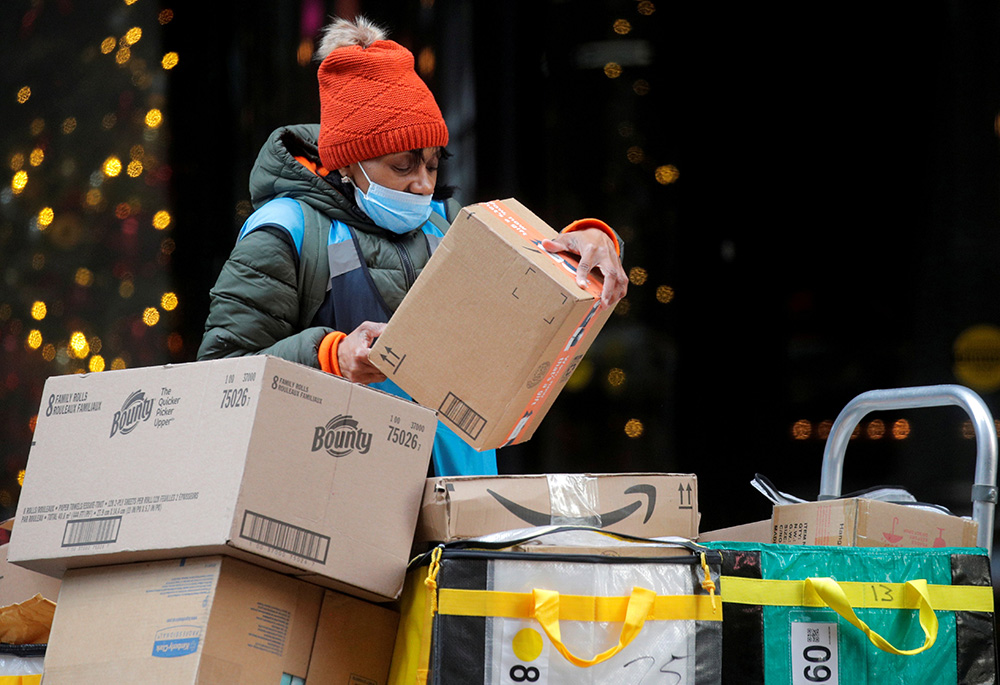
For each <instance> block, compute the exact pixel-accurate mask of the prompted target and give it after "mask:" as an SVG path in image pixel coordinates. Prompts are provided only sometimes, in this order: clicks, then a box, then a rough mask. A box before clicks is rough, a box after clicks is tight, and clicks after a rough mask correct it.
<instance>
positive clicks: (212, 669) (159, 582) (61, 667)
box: [44, 556, 360, 685]
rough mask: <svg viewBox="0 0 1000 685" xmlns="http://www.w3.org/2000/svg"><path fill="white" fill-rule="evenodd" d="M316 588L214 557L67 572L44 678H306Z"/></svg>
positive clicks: (172, 682)
mask: <svg viewBox="0 0 1000 685" xmlns="http://www.w3.org/2000/svg"><path fill="white" fill-rule="evenodd" d="M323 593H324V590H323V588H321V587H318V586H316V585H314V584H312V583H307V582H304V581H301V580H298V579H296V578H292V577H290V576H285V575H282V574H279V573H275V572H273V571H268V570H266V569H263V568H260V567H258V566H255V565H252V564H247V563H245V562H242V561H238V560H236V559H232V558H228V557H222V556H213V557H200V558H193V559H181V560H171V561H156V562H146V563H136V564H119V565H115V566H101V567H94V568H88V569H72V570H70V571H68V572H67V573H66V576H65V578H64V579H63V584H62V594H61V596H60V597H59V602H58V603H57V605H56V614H55V619H54V620H53V623H52V633H51V635H50V638H49V643H48V647H47V648H46V652H45V673H44V678H45V683H46V685H60V684H73V685H75V684H80V685H83V684H84V683H86V684H89V683H138V682H142V683H148V684H150V685H154V684H160V683H162V684H163V685H168V684H169V685H181V684H184V683H192V684H193V683H199V684H201V683H204V684H206V685H208V684H211V685H215V684H216V683H246V684H252V683H261V685H265V684H266V685H275V684H277V683H280V682H281V679H282V675H283V674H286V673H287V674H289V675H292V676H296V677H298V678H305V676H306V672H307V671H308V668H309V657H310V653H311V651H312V645H313V639H314V636H315V632H316V625H317V619H318V618H319V613H320V606H321V604H322V601H323ZM359 601H360V600H359Z"/></svg>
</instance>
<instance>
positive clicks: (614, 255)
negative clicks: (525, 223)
mask: <svg viewBox="0 0 1000 685" xmlns="http://www.w3.org/2000/svg"><path fill="white" fill-rule="evenodd" d="M542 248H544V249H545V250H548V251H549V252H572V253H573V254H576V255H579V256H580V264H579V265H578V266H577V268H576V283H577V285H579V286H580V287H581V288H584V287H586V285H587V277H588V276H589V275H590V272H591V271H592V270H593V269H597V270H598V271H600V272H601V275H602V276H603V277H604V288H603V290H602V291H601V305H602V306H603V307H614V306H615V305H616V304H618V302H619V301H620V300H621V299H622V298H623V297H625V293H626V292H628V277H627V276H626V275H625V270H624V269H623V268H622V264H621V261H620V260H619V259H618V251H617V250H616V249H615V244H614V242H613V241H612V240H611V237H610V236H609V235H608V234H607V233H605V232H604V231H602V230H601V229H599V228H583V229H581V230H579V231H570V232H569V233H560V234H559V237H558V238H556V239H555V240H543V241H542Z"/></svg>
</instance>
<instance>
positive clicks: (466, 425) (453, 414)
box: [438, 393, 486, 440]
mask: <svg viewBox="0 0 1000 685" xmlns="http://www.w3.org/2000/svg"><path fill="white" fill-rule="evenodd" d="M438 411H440V412H441V415H442V416H444V417H445V418H447V419H448V420H449V421H451V422H452V423H453V424H455V426H456V427H457V428H458V429H459V430H460V431H462V432H463V433H465V434H466V435H468V436H469V437H470V438H472V439H473V440H475V439H476V438H478V437H479V433H480V432H482V430H483V427H484V426H485V425H486V419H484V418H483V417H482V416H480V415H479V414H477V413H476V412H475V411H474V410H473V409H472V407H470V406H469V405H467V404H466V403H465V402H463V401H462V400H460V399H458V398H457V397H455V395H454V394H452V393H448V396H447V397H445V398H444V402H442V403H441V408H440V409H438Z"/></svg>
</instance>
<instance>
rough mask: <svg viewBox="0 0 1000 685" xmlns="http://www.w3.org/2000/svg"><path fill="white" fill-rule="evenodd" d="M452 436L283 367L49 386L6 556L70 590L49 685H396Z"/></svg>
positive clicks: (205, 369)
mask: <svg viewBox="0 0 1000 685" xmlns="http://www.w3.org/2000/svg"><path fill="white" fill-rule="evenodd" d="M435 421H436V416H435V413H434V412H433V411H430V410H428V409H425V408H423V407H421V406H419V405H417V404H414V403H412V402H407V401H404V400H401V399H399V398H396V397H393V396H391V395H387V394H385V393H381V392H378V391H377V390H373V389H370V388H367V387H365V386H361V385H355V384H352V383H349V382H347V381H345V380H343V379H339V378H335V377H333V376H330V375H327V374H324V373H322V372H320V371H317V370H314V369H310V368H307V367H304V366H300V365H297V364H292V363H290V362H286V361H283V360H280V359H276V358H273V357H265V356H259V357H242V358H236V359H226V360H219V361H209V362H197V363H191V364H179V365H174V366H165V367H150V368H143V369H134V370H128V371H115V372H105V373H100V374H89V375H77V376H58V377H53V378H50V379H49V380H48V382H47V383H46V386H45V390H44V396H43V399H42V408H41V410H40V412H39V417H38V423H37V426H36V430H35V442H34V444H33V445H32V449H31V453H30V455H29V459H28V467H27V471H26V476H25V481H24V487H23V490H22V493H21V497H20V500H19V502H18V511H17V516H16V519H15V524H14V532H13V535H12V538H11V542H10V544H9V546H8V550H7V553H8V560H9V562H10V563H11V564H14V565H16V566H17V567H19V568H22V569H26V570H27V571H31V572H35V573H39V574H44V575H47V576H52V577H55V578H61V579H62V584H61V587H60V590H59V598H58V601H57V607H56V614H55V618H54V622H53V627H52V634H51V637H50V642H49V645H48V649H47V652H46V657H45V668H46V673H45V682H46V685H51V684H52V683H84V682H86V683H93V682H128V681H135V678H136V674H137V673H141V674H142V677H141V680H142V682H144V683H170V684H171V685H176V684H178V683H219V682H234V683H235V682H239V683H258V682H260V683H269V684H275V685H277V684H279V683H282V682H283V678H284V679H285V682H288V683H296V682H303V681H305V680H306V679H311V680H312V681H314V682H316V683H322V682H332V681H334V680H333V679H332V678H331V677H330V674H329V672H328V671H326V669H328V668H331V667H332V665H331V664H333V665H335V666H339V667H343V668H345V669H346V672H347V673H348V675H349V676H350V677H355V681H354V682H358V683H366V682H383V681H384V678H385V674H384V673H382V671H380V670H379V669H383V668H384V669H386V670H387V668H388V666H387V664H388V659H389V657H390V655H391V648H392V639H391V636H392V635H393V634H394V630H395V620H396V616H395V614H394V612H392V611H391V610H390V609H388V608H386V607H385V606H381V605H379V604H376V602H387V601H390V600H393V599H395V598H396V597H397V596H398V594H399V592H400V589H401V587H402V584H403V579H404V574H405V568H406V564H407V562H408V560H409V555H410V551H411V545H412V540H413V532H414V528H415V525H416V519H417V514H418V511H419V507H420V501H421V498H422V495H423V483H424V479H425V476H426V473H427V468H428V463H429V458H430V450H431V443H432V437H433V434H434V430H435ZM400 432H403V433H405V434H406V435H407V436H408V438H407V439H406V440H400V439H396V438H395V436H397V435H398V434H399V433H400ZM330 631H333V633H334V634H333V635H331V633H330ZM345 634H349V635H351V636H352V639H355V640H361V641H362V642H363V643H364V644H366V645H369V646H381V647H382V650H381V656H379V654H378V651H379V650H378V649H365V650H358V649H351V648H350V645H345V644H344V642H343V640H342V638H341V636H342V635H345ZM386 636H389V637H388V639H387V638H386ZM338 648H344V652H343V655H344V658H343V659H340V658H339V657H336V649H338ZM312 655H316V658H312ZM373 661H374V662H376V663H374V664H373V663H371V662H373ZM366 662H367V663H366ZM372 669H374V670H372ZM345 682H346V681H345Z"/></svg>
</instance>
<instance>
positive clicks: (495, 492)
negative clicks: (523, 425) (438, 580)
mask: <svg viewBox="0 0 1000 685" xmlns="http://www.w3.org/2000/svg"><path fill="white" fill-rule="evenodd" d="M559 524H563V525H587V526H594V527H598V528H604V529H606V530H608V531H611V532H615V533H624V534H626V535H635V536H638V537H644V538H654V537H664V536H671V535H672V536H679V537H684V538H688V539H694V538H695V537H696V536H697V535H698V479H697V477H696V476H694V475H692V474H670V473H620V474H548V475H523V476H461V477H447V478H445V477H439V478H428V479H427V482H426V486H425V488H424V498H423V505H422V506H421V509H420V518H419V519H418V521H417V532H416V542H418V543H421V542H449V541H451V540H459V539H466V538H475V537H480V536H483V535H489V534H491V533H499V532H501V531H505V530H514V529H518V528H528V527H532V526H547V525H559Z"/></svg>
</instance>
